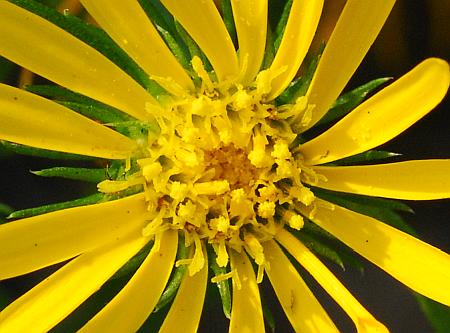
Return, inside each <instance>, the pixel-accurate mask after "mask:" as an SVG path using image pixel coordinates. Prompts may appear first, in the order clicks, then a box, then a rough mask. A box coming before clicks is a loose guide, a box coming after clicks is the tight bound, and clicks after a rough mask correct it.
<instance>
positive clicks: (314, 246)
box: [293, 232, 345, 269]
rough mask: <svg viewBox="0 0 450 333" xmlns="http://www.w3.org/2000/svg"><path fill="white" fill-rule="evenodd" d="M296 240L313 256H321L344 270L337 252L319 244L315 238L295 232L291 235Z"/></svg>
mask: <svg viewBox="0 0 450 333" xmlns="http://www.w3.org/2000/svg"><path fill="white" fill-rule="evenodd" d="M293 234H294V235H295V236H296V237H297V238H298V239H300V240H301V242H302V243H303V244H304V245H305V246H306V247H308V248H309V249H310V250H311V251H312V252H314V253H315V254H318V255H320V256H323V257H325V258H328V259H330V260H331V261H333V262H334V263H336V264H337V265H338V266H340V267H341V268H342V269H345V268H344V262H343V261H342V259H341V257H340V255H339V253H338V252H336V251H335V250H333V249H332V248H331V247H329V246H327V245H325V244H324V243H321V242H319V241H318V240H317V238H315V237H312V236H310V235H308V234H307V233H301V232H296V233H293Z"/></svg>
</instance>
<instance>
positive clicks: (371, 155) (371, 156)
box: [325, 150, 401, 165]
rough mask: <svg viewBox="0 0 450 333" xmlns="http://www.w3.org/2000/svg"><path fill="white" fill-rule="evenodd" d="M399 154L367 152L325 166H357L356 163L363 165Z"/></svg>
mask: <svg viewBox="0 0 450 333" xmlns="http://www.w3.org/2000/svg"><path fill="white" fill-rule="evenodd" d="M400 155H401V154H397V153H393V152H390V151H384V150H368V151H366V152H364V153H360V154H357V155H353V156H349V157H345V158H343V159H340V160H337V161H334V162H330V163H327V164H325V165H352V164H358V163H364V162H369V161H377V160H384V159H387V158H392V157H397V156H400Z"/></svg>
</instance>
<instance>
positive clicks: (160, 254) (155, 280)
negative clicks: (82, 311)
mask: <svg viewBox="0 0 450 333" xmlns="http://www.w3.org/2000/svg"><path fill="white" fill-rule="evenodd" d="M177 243H178V234H177V232H176V231H173V230H169V231H165V232H163V234H162V236H161V244H160V246H159V249H155V247H153V248H152V250H151V252H150V254H149V255H148V256H147V258H146V259H145V260H144V262H143V263H142V265H141V266H140V267H139V269H138V270H137V271H136V273H135V274H134V275H133V277H132V278H131V279H130V281H129V282H128V283H127V284H126V286H125V287H124V288H123V289H122V290H121V291H120V292H119V293H118V294H117V296H115V297H114V298H113V299H112V300H111V301H110V302H109V303H108V304H107V305H106V306H105V307H104V308H103V309H102V310H100V312H98V313H97V314H96V315H95V316H94V317H93V318H92V319H91V320H90V321H89V322H88V323H87V324H86V325H85V326H83V327H82V328H81V329H80V330H79V332H80V333H81V332H110V331H111V328H112V327H113V328H114V332H136V331H137V330H138V329H139V327H141V325H142V324H143V323H144V321H145V320H146V319H147V317H148V316H149V315H150V313H152V311H153V308H154V307H155V305H156V303H157V302H158V300H159V297H160V296H161V294H162V292H163V290H164V287H165V285H166V283H167V280H168V279H169V277H170V272H171V271H172V268H173V265H174V261H175V255H176V253H177Z"/></svg>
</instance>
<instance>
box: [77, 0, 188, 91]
mask: <svg viewBox="0 0 450 333" xmlns="http://www.w3.org/2000/svg"><path fill="white" fill-rule="evenodd" d="M81 3H82V4H83V6H84V7H85V8H86V10H87V11H88V12H89V14H91V15H92V17H93V18H94V19H95V20H96V21H97V23H98V24H100V26H101V27H102V28H103V29H104V30H105V31H106V32H107V33H108V34H109V35H110V36H111V38H112V39H114V41H115V42H116V43H117V44H118V45H119V46H120V47H121V48H122V49H123V50H125V51H126V52H127V53H128V54H129V55H130V57H131V58H133V60H134V61H136V63H137V64H138V65H140V66H141V67H142V69H143V70H145V71H146V72H147V74H150V75H156V76H160V77H164V78H171V79H172V80H173V81H175V82H176V83H178V84H179V85H180V86H182V87H183V88H185V89H191V90H193V89H194V85H193V83H192V81H191V79H190V78H189V76H188V75H187V74H186V72H185V71H184V69H183V67H182V66H181V65H180V64H179V63H178V61H177V59H176V58H175V57H174V55H173V54H172V53H171V52H170V50H169V49H168V47H167V46H166V44H165V43H164V41H163V40H162V38H161V37H160V35H159V34H158V32H157V31H156V29H155V27H154V26H153V24H152V23H151V22H150V20H149V19H148V18H147V15H146V14H145V12H144V11H143V10H142V8H141V7H140V6H139V3H138V2H137V1H134V0H81Z"/></svg>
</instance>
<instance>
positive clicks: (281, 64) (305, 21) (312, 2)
mask: <svg viewBox="0 0 450 333" xmlns="http://www.w3.org/2000/svg"><path fill="white" fill-rule="evenodd" d="M322 7H323V0H294V1H293V3H292V7H291V12H290V13H289V18H288V21H287V24H286V28H285V30H284V34H283V38H282V39H281V44H280V47H279V48H278V52H277V54H276V55H275V59H273V62H272V65H271V66H270V70H273V71H274V72H277V71H280V70H282V71H283V72H282V73H281V74H280V75H279V76H277V77H276V78H275V79H274V80H273V81H272V91H271V92H270V94H269V96H268V97H267V99H268V100H271V99H274V98H276V97H277V96H278V95H279V94H280V93H281V92H283V90H284V89H285V88H286V87H287V86H288V85H289V83H290V82H291V81H292V79H293V78H294V76H295V74H297V71H298V69H299V67H300V65H301V64H302V62H303V59H304V58H305V55H306V53H307V52H308V49H309V45H310V44H311V41H312V39H313V37H314V34H315V32H316V28H317V24H318V23H319V19H320V14H321V13H322Z"/></svg>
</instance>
